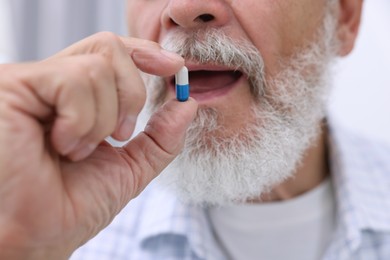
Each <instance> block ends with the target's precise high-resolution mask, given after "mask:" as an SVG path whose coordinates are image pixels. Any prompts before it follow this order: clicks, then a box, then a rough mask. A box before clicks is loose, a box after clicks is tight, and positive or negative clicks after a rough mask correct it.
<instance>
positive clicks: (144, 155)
mask: <svg viewBox="0 0 390 260" xmlns="http://www.w3.org/2000/svg"><path fill="white" fill-rule="evenodd" d="M197 108H198V104H197V103H196V101H195V100H194V99H192V98H190V99H189V100H188V101H186V102H179V101H177V100H170V101H168V102H167V103H166V104H165V105H164V106H162V107H161V108H160V109H159V110H158V111H157V112H156V113H154V114H153V115H152V117H151V118H150V120H149V122H148V124H147V125H146V127H145V130H144V131H143V132H141V133H140V134H138V135H137V136H136V137H135V138H134V139H133V140H131V141H130V142H129V143H128V144H127V145H126V146H125V147H124V150H125V151H126V153H127V156H128V160H129V165H130V167H131V169H132V174H133V176H134V182H133V183H134V189H133V192H134V194H131V196H133V197H135V196H136V195H138V194H139V193H140V192H141V191H142V190H143V189H144V188H145V186H146V185H147V184H148V183H149V182H150V181H151V180H152V179H153V178H155V177H156V176H157V175H158V174H159V173H160V172H161V171H162V170H163V169H164V168H165V167H166V166H167V165H168V164H169V163H170V162H172V161H173V159H174V158H175V157H176V156H177V155H178V153H179V152H180V150H181V149H182V147H183V144H184V138H185V133H186V130H187V128H188V126H189V125H190V123H191V122H192V120H193V119H194V117H195V115H196V111H197Z"/></svg>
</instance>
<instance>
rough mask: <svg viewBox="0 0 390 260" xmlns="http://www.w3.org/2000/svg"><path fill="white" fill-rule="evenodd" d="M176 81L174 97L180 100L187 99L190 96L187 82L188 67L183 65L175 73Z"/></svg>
mask: <svg viewBox="0 0 390 260" xmlns="http://www.w3.org/2000/svg"><path fill="white" fill-rule="evenodd" d="M175 81H176V99H177V100H179V101H180V102H184V101H187V100H188V97H189V96H190V85H189V82H188V69H187V67H186V66H183V67H182V68H181V69H180V70H179V72H178V73H176V75H175Z"/></svg>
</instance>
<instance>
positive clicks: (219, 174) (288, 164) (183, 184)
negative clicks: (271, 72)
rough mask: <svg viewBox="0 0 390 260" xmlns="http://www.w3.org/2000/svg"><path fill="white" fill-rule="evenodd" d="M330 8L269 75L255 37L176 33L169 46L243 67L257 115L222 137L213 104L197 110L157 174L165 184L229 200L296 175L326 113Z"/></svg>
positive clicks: (197, 197) (189, 196) (193, 199)
mask: <svg viewBox="0 0 390 260" xmlns="http://www.w3.org/2000/svg"><path fill="white" fill-rule="evenodd" d="M328 13H329V14H328V15H327V16H326V17H325V18H324V23H323V26H322V27H321V28H320V29H319V31H318V34H317V36H318V37H316V39H317V40H316V41H315V42H313V43H311V44H310V46H308V47H307V48H305V50H303V51H300V52H298V54H297V55H296V56H294V57H291V58H289V59H288V60H286V61H285V62H284V64H283V69H282V70H281V72H280V73H279V74H278V75H276V76H275V77H273V78H271V79H268V80H267V81H265V80H264V78H265V76H264V73H263V60H262V58H261V55H260V53H259V52H258V51H257V49H256V48H255V47H254V46H252V45H251V44H250V43H243V42H242V41H240V42H239V44H237V42H234V41H233V40H229V39H228V38H227V37H226V36H224V35H223V34H221V32H218V31H211V32H204V33H203V32H202V34H200V36H199V35H198V36H196V37H194V36H191V39H190V40H188V38H189V37H190V36H188V35H186V34H184V33H176V34H172V35H170V37H169V39H167V42H169V45H165V48H167V49H170V50H173V51H176V52H178V53H180V54H183V55H184V56H185V57H186V58H191V59H193V60H198V61H199V62H201V63H202V62H204V63H206V62H209V61H216V63H219V64H224V65H229V66H231V65H233V66H237V67H238V68H240V70H243V71H244V72H245V73H246V74H247V75H248V76H249V81H250V83H251V91H252V94H253V97H254V102H253V104H252V105H251V109H252V114H251V115H250V116H249V117H250V118H254V119H253V120H249V121H250V122H248V123H247V124H246V126H245V128H241V129H240V130H239V132H236V133H229V138H221V137H220V133H223V132H224V131H225V129H224V127H223V126H221V125H219V123H218V122H220V118H221V117H223V115H221V114H219V112H218V111H216V110H215V109H213V108H201V109H199V111H198V117H197V118H196V119H195V121H194V122H193V123H192V125H191V126H190V128H189V130H188V132H187V137H186V141H185V145H184V148H183V151H182V153H181V154H180V155H179V156H178V157H177V158H176V159H175V160H174V161H173V162H172V163H171V164H170V165H169V166H168V167H167V168H166V169H165V170H164V172H163V173H162V174H161V175H160V177H159V178H158V179H159V181H160V182H161V184H162V185H164V186H165V187H169V188H172V189H174V190H175V192H177V193H178V196H179V198H180V199H182V200H184V201H186V202H189V203H194V204H208V205H226V204H230V203H238V202H244V201H247V200H248V199H252V198H258V197H259V196H261V195H262V194H264V193H267V192H269V191H271V190H272V188H273V187H275V186H276V185H278V184H280V183H282V182H283V181H285V180H286V179H288V178H290V177H291V176H293V175H294V172H295V170H296V168H297V166H298V164H299V163H300V162H301V160H302V157H303V154H304V152H305V151H306V150H307V149H308V147H309V146H310V145H311V144H312V142H313V140H314V139H315V138H316V137H317V136H318V135H319V133H320V122H321V120H323V119H324V117H325V108H326V99H327V97H328V92H329V84H328V83H329V82H328V80H329V79H330V78H329V73H328V72H329V67H330V66H329V65H330V62H331V61H332V60H333V57H334V56H335V55H334V50H335V40H334V38H335V37H334V28H335V24H334V18H333V14H331V12H328ZM210 46H212V47H213V48H212V51H211V50H210ZM237 46H238V47H237ZM237 52H241V53H238V54H237ZM254 52H256V58H254ZM221 53H223V55H221ZM213 55H214V56H213ZM237 57H238V58H237ZM248 57H249V60H248ZM159 84H161V82H160V83H159ZM151 89H158V88H156V87H152V88H151ZM160 89H163V88H160ZM163 95H164V93H154V96H153V100H152V102H153V104H152V106H154V107H156V106H158V105H159V104H160V103H161V100H162V96H163ZM156 100H157V101H156Z"/></svg>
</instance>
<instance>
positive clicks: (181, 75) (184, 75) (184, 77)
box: [175, 66, 189, 85]
mask: <svg viewBox="0 0 390 260" xmlns="http://www.w3.org/2000/svg"><path fill="white" fill-rule="evenodd" d="M175 81H176V85H188V83H189V82H188V69H187V67H186V66H183V67H182V68H181V69H180V70H179V72H177V73H176V74H175Z"/></svg>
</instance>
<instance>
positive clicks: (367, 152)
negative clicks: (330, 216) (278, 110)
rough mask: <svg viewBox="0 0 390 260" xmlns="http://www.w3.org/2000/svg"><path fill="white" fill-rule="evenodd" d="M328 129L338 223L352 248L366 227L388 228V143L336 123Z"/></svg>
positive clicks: (374, 228)
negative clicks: (369, 137)
mask: <svg viewBox="0 0 390 260" xmlns="http://www.w3.org/2000/svg"><path fill="white" fill-rule="evenodd" d="M330 133H331V136H330V154H331V164H332V165H331V167H332V175H333V176H332V178H333V180H334V184H335V190H336V197H337V203H338V211H339V220H340V225H341V228H344V229H345V233H344V232H342V233H344V236H345V237H344V240H345V241H347V245H349V249H350V250H351V251H355V250H356V249H357V248H358V247H359V245H360V243H361V240H362V238H361V236H362V233H363V232H364V231H365V230H370V231H379V232H383V231H385V232H389V231H390V221H389V220H390V188H389V187H390V163H389V162H388V158H390V147H386V146H385V145H383V144H382V143H379V142H375V141H373V140H371V139H370V140H368V139H364V138H362V137H361V136H360V135H359V136H358V135H356V134H352V133H351V132H349V131H346V130H344V129H342V128H340V127H339V128H336V127H335V124H333V125H332V127H331V129H330Z"/></svg>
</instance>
